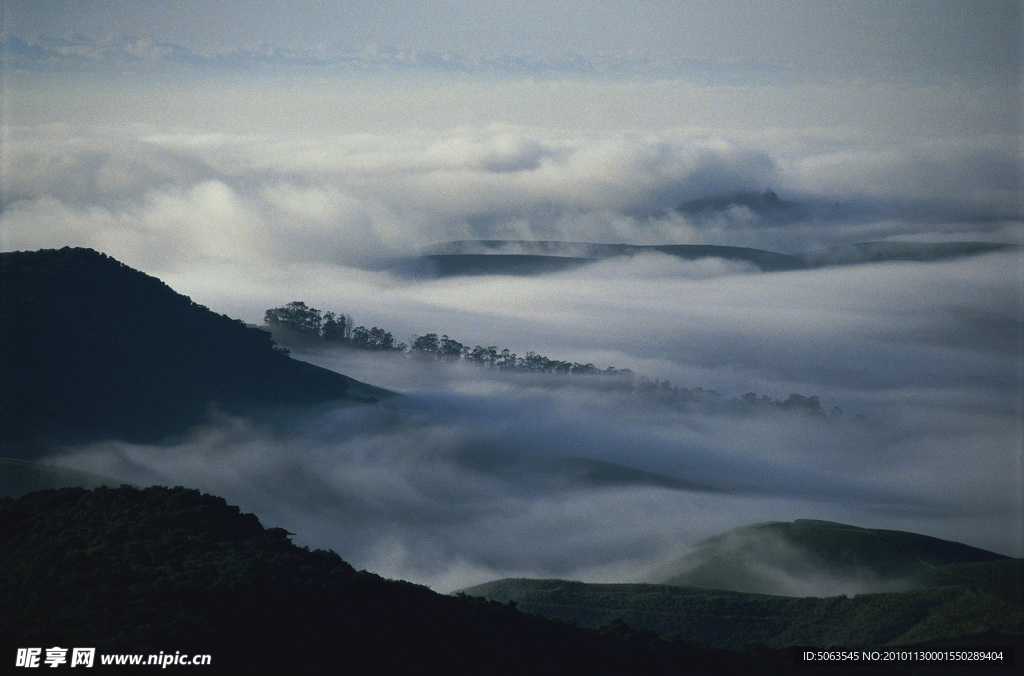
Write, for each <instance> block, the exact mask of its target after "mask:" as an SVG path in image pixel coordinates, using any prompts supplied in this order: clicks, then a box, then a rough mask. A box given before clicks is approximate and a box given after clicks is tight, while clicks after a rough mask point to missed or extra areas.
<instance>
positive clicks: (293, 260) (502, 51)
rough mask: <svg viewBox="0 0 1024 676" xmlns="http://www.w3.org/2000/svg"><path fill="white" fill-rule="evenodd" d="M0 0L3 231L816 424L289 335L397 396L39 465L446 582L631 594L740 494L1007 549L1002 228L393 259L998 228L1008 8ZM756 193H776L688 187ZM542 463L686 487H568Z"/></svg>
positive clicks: (1016, 396)
mask: <svg viewBox="0 0 1024 676" xmlns="http://www.w3.org/2000/svg"><path fill="white" fill-rule="evenodd" d="M2 12H3V14H2V30H3V43H2V46H0V54H2V57H3V72H2V78H3V79H2V87H3V97H2V103H0V105H2V109H0V115H2V126H0V144H2V149H3V152H2V153H0V179H2V180H0V250H4V251H8V250H23V249H38V248H49V247H61V246H65V245H71V246H89V247H92V248H96V249H98V250H101V251H104V252H105V253H107V254H109V255H111V256H114V257H115V258H118V259H119V260H121V261H123V262H125V263H127V264H129V265H132V266H133V267H136V268H138V269H141V270H143V271H144V272H147V273H149V274H152V275H155V276H157V277H159V278H160V279H162V280H164V281H165V282H167V283H168V284H169V285H170V286H171V287H172V288H174V289H175V290H177V291H179V292H181V293H185V294H187V295H189V296H190V297H191V298H193V299H194V300H195V301H197V302H199V303H202V304H204V305H206V306H208V307H210V308H211V309H213V310H215V311H217V312H222V313H226V314H228V315H230V316H232V317H236V318H239V319H243V320H245V321H247V322H251V323H257V324H258V323H260V322H262V318H263V313H264V311H265V310H266V309H268V308H271V307H277V306H280V305H283V304H284V303H287V302H289V301H292V300H304V301H306V302H308V303H309V304H310V305H313V306H314V307H317V308H319V309H322V310H325V311H326V310H333V311H335V312H346V313H348V314H350V315H352V317H353V319H354V320H355V322H356V323H357V324H364V325H366V326H381V327H384V328H386V329H388V330H390V331H392V332H393V333H394V334H395V336H396V337H397V338H398V339H399V340H404V341H407V342H408V341H409V339H410V338H411V337H413V336H416V335H423V334H425V333H428V332H437V333H446V334H448V335H450V336H452V337H453V338H456V339H458V340H460V341H461V342H463V343H465V344H467V345H469V346H473V345H477V344H479V345H484V346H486V345H498V346H501V347H508V348H510V349H511V350H512V351H514V352H517V353H518V354H525V353H527V352H528V351H531V350H532V351H536V352H539V353H540V354H544V355H546V356H549V357H551V358H555V359H565V360H569V361H578V362H580V363H586V362H592V363H594V364H596V365H598V366H601V367H605V366H614V367H617V368H630V369H632V370H634V371H635V372H637V373H639V374H644V375H646V376H648V377H651V378H662V379H670V380H671V382H672V383H674V384H677V385H680V386H685V387H690V388H692V387H703V388H707V389H713V390H716V391H718V392H721V393H723V395H724V396H726V397H733V396H740V395H742V394H743V393H745V392H748V391H752V392H756V393H759V394H765V395H768V396H772V397H774V398H778V399H785V398H786V397H787V396H788V395H789V394H790V393H793V392H795V393H800V394H803V395H806V396H811V395H813V396H818V397H820V399H821V401H822V402H823V404H825V405H826V407H828V408H831V407H833V406H835V407H838V408H840V409H842V410H843V411H844V412H846V414H845V415H844V416H843V418H842V419H841V420H838V421H836V420H833V421H829V422H826V423H820V424H819V423H817V422H813V423H812V422H809V421H807V420H805V419H802V418H793V417H792V416H789V415H781V414H778V415H776V414H773V415H768V416H765V417H760V418H737V417H735V416H731V415H727V414H725V413H723V412H720V411H680V410H676V409H671V408H667V409H666V408H664V407H661V408H659V407H657V406H648V405H647V404H642V403H639V402H636V401H633V400H625V401H624V400H622V398H621V396H620V394H616V393H610V392H603V391H595V390H593V388H591V389H588V388H582V389H581V388H580V387H579V386H577V385H569V384H565V383H561V382H557V383H556V382H553V381H550V380H548V381H544V380H530V379H527V380H526V381H525V382H524V381H516V380H514V381H509V380H508V379H505V378H501V377H498V376H497V375H496V374H493V373H484V372H480V371H479V370H472V369H460V368H451V369H442V370H437V369H433V370H431V369H421V368H419V367H418V366H416V365H415V364H411V363H409V362H408V360H401V359H398V360H381V359H380V358H374V359H369V358H367V357H366V355H359V354H351V353H345V352H338V353H335V352H330V351H327V352H322V351H321V352H315V353H312V352H302V351H296V355H297V356H299V357H302V358H305V359H309V360H311V361H314V362H315V363H319V364H321V365H325V366H328V367H331V368H335V369H336V370H339V371H341V372H343V373H346V374H348V375H352V376H354V377H357V378H359V379H361V380H364V381H366V382H370V383H372V384H375V385H381V386H384V387H389V388H392V389H394V390H396V391H399V392H402V393H403V394H404V395H405V396H404V397H403V398H402V403H401V404H398V405H396V407H394V408H389V409H387V410H377V409H373V410H365V409H361V408H356V409H351V408H344V407H343V408H341V409H337V410H331V411H326V412H324V411H319V412H311V413H309V414H308V415H307V416H304V417H302V418H301V419H299V420H297V421H296V424H295V426H294V427H293V428H292V429H291V431H289V432H288V433H286V434H282V433H280V432H279V431H274V430H268V429H266V428H264V427H262V426H260V425H259V424H252V423H245V422H242V421H237V420H223V421H220V422H219V423H211V425H210V426H208V427H206V428H204V429H201V430H196V431H195V433H194V434H193V435H192V436H190V437H189V438H187V439H184V440H181V441H180V442H179V443H177V444H176V445H174V446H171V447H167V446H154V447H140V446H130V445H125V444H121V443H119V442H114V441H112V442H108V443H105V444H100V445H97V446H93V447H88V448H75V449H64V450H63V451H62V452H61V453H59V454H58V455H57V456H55V461H60V462H64V463H68V464H74V465H76V466H80V467H83V468H86V469H90V470H92V471H100V472H104V473H107V474H110V475H113V476H116V477H117V478H119V479H124V480H132V481H138V482H140V483H146V482H162V483H183V484H187V485H194V486H197V487H200V488H202V489H204V490H209V491H211V492H215V493H218V494H221V495H224V496H225V497H226V498H228V500H229V501H231V502H234V503H236V504H240V505H242V506H243V508H245V509H248V510H252V511H255V512H256V513H257V514H258V515H259V516H260V517H261V519H263V520H264V523H266V524H267V525H272V526H282V527H286V528H287V529H288V530H289V531H290V532H294V533H296V540H297V541H300V542H301V544H310V545H314V546H328V547H331V548H334V549H336V550H337V551H339V553H341V554H342V556H343V557H345V558H346V559H347V560H350V561H351V562H352V563H353V564H354V565H357V566H359V567H366V568H369V569H371V570H375V571H378V572H381V573H383V574H387V575H389V576H394V577H403V578H405V579H412V580H414V581H418V582H423V583H425V584H430V585H431V586H433V587H434V588H437V589H441V590H451V589H455V588H458V587H459V586H460V585H464V584H473V583H477V582H483V581H486V580H488V579H493V578H495V577H501V576H504V575H520V576H546V577H552V576H562V577H574V578H577V579H588V580H600V581H623V580H627V579H628V580H634V579H639V578H641V577H642V576H643V574H644V573H646V572H647V571H649V570H650V569H651V568H653V567H654V566H656V565H660V564H662V563H665V562H666V561H667V560H669V559H671V558H672V557H673V556H676V555H678V554H679V553H680V551H682V550H683V549H684V548H685V547H686V546H688V545H690V544H692V543H693V542H695V541H696V540H697V539H699V538H700V537H705V536H709V535H712V534H714V533H716V532H719V531H720V530H723V529H726V528H731V527H736V526H743V525H747V524H749V523H752V522H755V521H763V520H765V519H780V520H791V519H794V518H827V519H833V520H837V521H844V522H848V523H854V524H855V525H860V526H865V527H889V528H907V529H910V530H915V531H917V532H924V533H927V534H931V535H936V536H939V537H948V538H951V539H956V540H958V541H964V542H968V543H969V544H974V545H976V546H983V547H988V548H992V549H995V550H996V551H1000V552H1003V553H1008V554H1015V555H1017V556H1020V555H1021V550H1020V542H1021V541H1022V540H1024V537H1022V535H1024V533H1022V523H1024V513H1022V509H1024V507H1022V497H1021V488H1020V487H1021V482H1022V477H1024V474H1022V471H1024V470H1022V462H1024V460H1022V450H1021V439H1022V430H1021V415H1022V410H1024V398H1022V392H1021V382H1022V354H1021V349H1022V344H1024V338H1022V328H1021V317H1022V316H1024V290H1022V279H1024V277H1022V265H1021V257H1020V255H1019V250H1015V249H1011V250H1008V251H1003V252H996V253H990V254H987V255H980V256H973V257H964V258H958V259H953V260H945V261H935V262H928V263H919V262H908V261H890V262H887V263H879V264H873V265H860V266H847V267H837V268H822V269H815V270H801V271H792V272H780V273H762V272H760V271H758V270H756V269H752V268H750V267H747V266H743V265H738V264H734V263H729V262H727V261H723V260H703V261H695V262H685V261H679V260H676V259H671V258H666V257H659V256H642V257H637V258H633V259H629V260H611V261H605V262H602V263H599V264H596V265H593V266H588V267H585V268H582V269H578V270H574V271H569V272H563V273H558V274H554V275H548V276H538V277H502V276H486V275H485V276H479V277H470V278H441V279H438V278H434V277H432V276H431V275H429V274H426V272H425V271H424V268H423V265H422V262H421V261H420V260H419V259H418V257H417V256H418V253H419V251H420V250H421V248H422V247H427V246H431V245H436V244H438V243H443V242H447V241H453V240H461V239H516V240H519V239H523V240H564V241H582V242H603V243H628V244H716V245H732V246H744V247H755V248H762V249H767V250H771V251H777V252H781V253H790V254H801V253H814V252H821V251H824V250H828V249H830V248H833V247H841V246H845V245H850V244H854V243H857V242H865V241H885V242H892V241H895V242H913V243H940V242H979V241H980V242H991V243H1002V244H1013V245H1020V244H1024V228H1022V226H1024V208H1022V200H1021V194H1022V172H1021V166H1022V150H1021V110H1022V106H1021V88H1020V87H1021V79H1020V78H1021V68H1022V67H1021V53H1022V50H1021V49H1020V37H1021V26H1022V24H1021V9H1020V6H1019V3H1017V2H972V3H963V2H941V1H936V2H885V3H882V2H868V1H864V2H836V3H819V2H797V1H791V2H755V1H739V0H732V1H725V2H714V3H711V2H643V3H639V2H637V3H632V2H588V3H542V2H489V3H477V2H401V3H392V2H313V1H305V2H288V3H270V2H234V1H233V0H227V1H221V2H202V1H189V2H176V3H171V2H149V1H146V0H141V1H133V2H113V1H111V2H104V1H96V2H89V3H82V2H50V1H47V0H37V1H34V2H22V1H20V0H6V2H4V3H3V5H2ZM767 189H771V190H773V191H775V192H776V193H777V194H778V195H779V196H780V198H781V199H783V200H785V201H786V202H787V203H790V204H794V205H798V207H799V208H798V209H797V210H796V211H794V212H792V214H793V215H791V216H787V217H785V218H769V217H766V216H765V215H764V214H761V213H759V212H757V210H756V209H751V208H748V207H745V206H743V204H742V203H737V202H734V203H733V204H732V205H731V206H728V207H726V208H722V209H719V210H717V211H714V212H713V213H705V214H698V213H695V212H694V211H693V210H689V211H688V210H687V209H685V208H680V207H681V206H682V205H686V204H687V203H690V204H694V203H700V201H701V200H705V201H707V200H715V199H719V200H720V199H725V200H726V202H728V200H729V198H730V196H733V197H735V196H737V195H750V194H753V195H757V194H761V193H762V192H763V191H765V190H767ZM856 414H861V415H863V416H864V418H865V419H867V420H869V421H871V424H870V425H868V426H866V427H865V426H858V425H857V424H854V423H853V422H852V421H853V420H854V416H855V415H856ZM566 456H569V457H572V458H583V459H587V460H595V461H603V462H610V463H615V464H616V465H622V466H627V467H631V468H635V469H639V470H642V471H645V472H652V473H658V474H661V475H664V476H669V477H672V478H677V479H683V480H692V481H697V482H699V483H702V484H706V485H707V486H710V487H712V488H713V489H714V490H712V491H696V492H694V491H685V490H679V489H669V488H666V487H665V486H663V485H657V484H654V485H652V484H643V483H641V484H628V485H622V484H614V485H609V484H607V483H600V482H598V483H595V482H593V481H591V480H590V479H588V478H587V477H588V475H587V474H586V473H585V472H583V473H580V472H577V473H576V474H573V472H571V471H567V470H565V466H564V465H559V464H558V462H556V461H559V462H561V461H560V460H559V459H560V458H562V459H564V457H566ZM552 463H554V464H552ZM553 468H554V469H553ZM559 468H561V469H559ZM567 543H568V544H567Z"/></svg>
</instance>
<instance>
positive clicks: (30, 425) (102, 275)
mask: <svg viewBox="0 0 1024 676" xmlns="http://www.w3.org/2000/svg"><path fill="white" fill-rule="evenodd" d="M0 393H2V399H3V406H2V407H0V454H2V455H7V456H10V457H19V458H32V457H35V456H37V455H38V454H40V453H42V452H43V451H44V450H45V448H46V446H47V445H48V444H51V443H55V442H82V441H90V440H96V439H102V438H109V437H115V438H120V439H124V440H128V441H137V442H151V441H156V440H158V439H161V438H163V437H166V436H168V435H173V434H177V433H181V432H184V431H185V430H187V429H188V428H189V427H191V426H193V425H195V424H197V423H199V422H202V421H203V420H205V419H206V418H207V416H208V414H209V412H210V411H211V409H219V410H221V411H224V412H228V413H233V414H245V413H253V412H256V411H261V410H262V411H265V410H267V409H269V408H273V407H280V406H309V405H313V404H318V403H322V402H326V401H331V400H344V401H352V402H369V401H374V400H375V399H376V398H378V397H381V396H385V395H386V394H387V393H386V392H385V391H384V390H380V389H377V388H372V387H369V386H366V385H363V384H361V383H359V382H357V381H355V380H352V379H351V378H347V377H345V376H342V375H339V374H337V373H333V372H331V371H328V370H326V369H323V368H319V367H316V366H313V365H311V364H307V363H304V362H300V361H298V360H294V359H291V358H290V357H288V356H287V354H286V353H285V352H284V351H283V350H280V349H278V348H276V346H275V345H274V343H273V341H272V340H271V338H270V334H268V333H267V332H266V331H262V330H259V329H254V328H249V327H247V326H245V325H244V324H243V323H242V322H240V321H238V320H234V319H231V318H229V317H227V316H224V315H219V314H216V313H214V312H211V311H210V310H209V309H207V308H205V307H203V306H201V305H198V304H196V303H194V302H192V301H191V300H190V299H189V298H187V297H185V296H183V295H181V294H178V293H176V292H174V291H173V290H171V289H170V287H168V286H167V285H166V284H164V283H163V282H161V281H160V280H158V279H156V278H154V277H151V276H149V275H146V274H144V273H142V272H139V271H138V270H133V269H132V268H130V267H128V266H126V265H124V264H122V263H119V262H118V261H116V260H114V259H113V258H110V257H108V256H106V255H104V254H102V253H98V252H96V251H92V250H90V249H72V248H64V249H60V250H43V251H34V252H10V253H3V254H0Z"/></svg>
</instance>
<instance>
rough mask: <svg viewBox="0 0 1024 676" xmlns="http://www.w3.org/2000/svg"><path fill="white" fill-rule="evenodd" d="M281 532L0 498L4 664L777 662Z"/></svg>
mask: <svg viewBox="0 0 1024 676" xmlns="http://www.w3.org/2000/svg"><path fill="white" fill-rule="evenodd" d="M288 536H289V534H288V533H286V532H285V531H284V530H282V529H280V528H271V529H267V528H264V527H263V526H262V525H261V524H260V522H259V521H258V520H257V518H256V517H255V516H253V515H252V514H242V513H240V511H239V509H238V508H237V507H232V506H229V505H227V504H226V503H225V501H224V500H223V499H222V498H218V497H214V496H210V495H203V494H200V493H199V492H198V491H194V490H187V489H184V488H175V489H169V488H161V487H151V488H146V489H142V490H140V489H135V488H130V487H127V486H124V487H121V488H117V489H109V488H98V489H96V490H93V491H86V490H83V489H71V488H66V489H60V490H48V491H41V492H37V493H31V494H28V495H25V496H22V497H20V498H17V499H9V498H6V499H0V585H2V587H0V588H2V590H3V593H2V594H0V651H2V653H3V654H4V655H7V656H9V657H10V659H12V660H13V659H14V655H15V651H16V650H17V648H25V647H32V646H39V647H43V648H44V649H45V648H49V647H51V646H63V647H72V646H89V647H95V648H96V649H97V653H98V657H97V662H96V665H97V667H99V666H100V662H99V655H104V654H108V653H137V654H158V653H160V652H164V653H165V654H172V655H173V654H175V653H176V652H180V653H182V654H185V655H194V654H203V655H210V656H211V663H210V665H209V666H202V667H198V668H196V669H195V670H194V671H190V670H188V669H187V668H184V667H180V666H177V665H176V666H174V667H173V669H172V670H173V671H174V672H175V673H203V674H225V673H226V674H293V675H300V674H343V673H353V674H362V673H379V674H450V675H458V674H570V673H581V674H679V673H707V672H708V671H709V670H712V669H714V670H716V671H717V670H724V671H725V672H726V673H744V674H747V673H755V674H756V673H765V674H768V673H779V672H780V671H781V670H785V666H786V665H785V656H784V655H782V654H781V653H779V652H775V651H768V650H762V651H758V652H751V653H741V652H728V651H723V650H712V649H708V648H701V647H696V646H692V645H687V644H683V643H680V642H667V641H661V640H658V639H656V638H655V637H653V636H652V635H650V634H642V633H639V632H633V631H630V630H628V628H624V627H616V628H615V631H605V632H597V631H593V630H586V629H581V628H577V627H574V626H571V625H569V624H564V623H556V622H552V621H549V620H544V619H542V618H539V617H534V616H529V615H526V614H524V613H520V612H517V611H516V610H515V609H514V607H513V606H512V605H508V604H497V603H491V602H487V601H483V600H481V599H470V598H467V597H455V596H443V595H440V594H437V593H434V592H432V591H430V590H429V589H427V588H426V587H421V586H418V585H413V584H410V583H407V582H396V581H389V580H385V579H383V578H380V577H378V576H376V575H373V574H370V573H366V572H358V571H356V570H354V569H353V568H352V567H351V566H350V565H348V564H347V563H346V562H345V561H343V560H342V559H341V558H340V557H339V556H338V555H337V554H335V553H334V552H329V551H323V550H316V551H310V550H308V549H305V548H300V547H297V546H295V545H294V544H292V543H291V541H290V540H289V537H288ZM9 664H10V663H9ZM151 669H152V667H151ZM89 671H93V670H92V669H90V670H89ZM111 672H112V673H125V670H124V668H123V667H121V671H117V668H116V667H112V668H111ZM133 673H134V672H133Z"/></svg>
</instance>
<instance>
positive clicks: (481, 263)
mask: <svg viewBox="0 0 1024 676" xmlns="http://www.w3.org/2000/svg"><path fill="white" fill-rule="evenodd" d="M780 208H782V207H780ZM1011 248H1016V247H1015V245H1011V244H1001V243H994V242H940V243H923V242H894V241H882V242H860V243H857V244H848V245H841V246H836V247H832V248H829V249H825V250H822V251H815V252H807V253H801V254H784V253H778V252H775V251H766V250H764V249H753V248H749V247H738V246H724V245H710V244H658V245H633V244H599V243H592V242H559V241H528V240H458V241H453V242H445V243H443V244H436V245H433V246H429V247H426V248H424V249H422V250H421V252H420V255H421V257H422V258H423V259H424V260H425V261H427V262H428V264H429V265H430V267H431V271H432V272H433V273H434V274H436V275H438V276H441V277H445V276H457V275H484V274H493V275H502V274H504V275H524V276H525V275H537V274H545V273H551V272H559V271H563V270H570V269H573V268H578V267H580V266H583V265H587V264H589V263H594V262H597V261H601V260H607V259H611V258H616V257H627V256H639V255H644V254H660V255H665V256H672V257H674V258H678V259H681V260H688V261H689V260H699V259H705V258H719V259H722V260H726V261H731V262H740V263H747V264H749V265H751V266H753V267H756V268H757V269H759V270H761V271H763V272H783V271H787V270H804V269H812V268H821V267H828V266H836V265H855V264H861V263H875V262H883V261H892V260H906V261H935V260H946V259H955V258H961V257H965V256H972V255H977V254H983V253H989V252H993V251H1001V250H1004V249H1011Z"/></svg>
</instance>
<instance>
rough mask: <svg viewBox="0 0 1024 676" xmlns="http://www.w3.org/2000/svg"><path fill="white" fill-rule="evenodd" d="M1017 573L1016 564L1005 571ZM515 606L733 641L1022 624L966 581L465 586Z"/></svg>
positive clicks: (951, 637) (870, 640) (878, 640)
mask: <svg viewBox="0 0 1024 676" xmlns="http://www.w3.org/2000/svg"><path fill="white" fill-rule="evenodd" d="M1002 574H1005V575H1007V576H1011V575H1016V576H1018V577H1017V579H1018V580H1019V579H1020V578H1019V575H1020V565H1019V560H1018V565H1017V566H1016V568H1014V569H1010V568H1007V569H1006V570H1004V571H1002ZM463 593H465V594H467V595H470V596H480V597H483V598H486V599H488V600H492V601H498V602H502V603H508V602H510V601H513V602H515V603H516V604H517V607H518V608H519V609H520V610H524V611H526V612H529V613H536V614H538V615H541V616H544V617H551V618H557V619H560V620H565V621H576V622H578V623H579V624H580V625H581V626H584V627H601V626H607V625H610V624H612V623H614V622H615V621H623V622H625V623H626V624H628V625H629V626H630V627H633V628H634V629H637V630H649V631H653V632H655V633H656V634H658V635H659V636H662V637H677V638H680V639H682V640H685V641H695V642H700V643H703V644H706V645H711V646H718V647H725V648H737V647H741V646H746V645H754V644H764V645H768V646H772V647H776V648H783V647H786V646H794V645H813V646H883V645H890V646H897V645H920V644H929V643H935V642H945V641H955V640H960V641H967V640H995V639H994V637H997V636H998V637H1002V638H1001V639H999V640H1002V641H1004V642H1005V641H1006V640H1007V637H1008V636H1012V635H1014V634H1016V635H1019V634H1020V633H1021V632H1022V631H1024V605H1022V604H1021V602H1020V597H1019V595H1018V596H1017V597H1016V598H1012V597H1011V598H1007V597H1004V596H1001V595H999V594H996V593H992V591H989V590H984V589H982V590H978V589H974V588H971V587H967V586H960V587H933V588H924V589H914V590H909V591H905V592H893V593H882V594H861V595H858V596H855V597H852V598H847V597H842V596H837V597H831V598H816V597H803V598H795V597H784V596H769V595H763V594H746V593H741V592H732V591H722V590H713V589H695V588H688V587H676V586H667V585H652V584H585V583H582V582H568V581H564V580H522V579H508V580H499V581H496V582H490V583H486V584H483V585H478V586H476V587H471V588H469V589H465V590H463Z"/></svg>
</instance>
